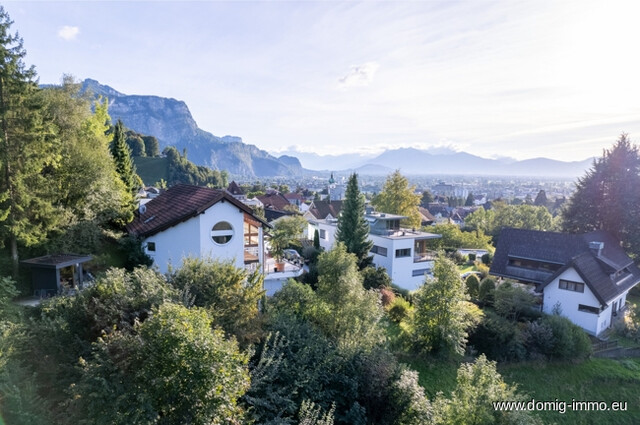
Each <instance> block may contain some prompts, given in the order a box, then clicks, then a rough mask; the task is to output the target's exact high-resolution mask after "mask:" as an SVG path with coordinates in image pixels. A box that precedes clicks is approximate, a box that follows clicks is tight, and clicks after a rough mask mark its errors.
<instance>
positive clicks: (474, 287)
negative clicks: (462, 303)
mask: <svg viewBox="0 0 640 425" xmlns="http://www.w3.org/2000/svg"><path fill="white" fill-rule="evenodd" d="M464 283H465V286H466V287H467V294H469V296H470V297H471V298H473V299H476V298H478V292H479V291H480V282H479V281H478V277H477V276H476V275H475V274H473V273H472V274H470V275H469V276H467V280H465V282H464Z"/></svg>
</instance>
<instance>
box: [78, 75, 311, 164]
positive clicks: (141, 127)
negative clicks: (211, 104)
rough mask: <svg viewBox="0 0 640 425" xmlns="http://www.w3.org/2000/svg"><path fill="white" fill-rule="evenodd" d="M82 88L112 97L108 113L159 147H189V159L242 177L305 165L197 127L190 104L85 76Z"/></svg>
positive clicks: (237, 139) (234, 138) (238, 139)
mask: <svg viewBox="0 0 640 425" xmlns="http://www.w3.org/2000/svg"><path fill="white" fill-rule="evenodd" d="M82 90H83V91H90V92H91V93H93V94H94V95H96V96H98V95H101V96H105V97H108V98H109V115H110V116H111V118H112V120H113V121H114V122H115V121H116V120H117V119H120V120H122V122H123V123H124V125H125V126H127V127H128V128H130V129H132V130H135V131H137V132H138V133H142V134H147V135H151V136H155V137H156V138H157V139H158V141H159V143H160V149H161V150H162V149H164V148H165V147H166V146H170V145H171V146H175V147H176V148H177V149H178V150H179V151H180V152H182V150H183V149H186V150H187V155H188V158H189V160H191V161H192V162H194V163H196V164H198V165H206V166H208V167H211V168H213V169H219V170H227V171H228V172H229V173H231V174H232V175H236V176H243V177H268V176H295V175H300V174H301V173H302V171H303V170H302V166H301V165H300V162H299V161H298V159H297V158H295V157H290V156H283V157H281V158H276V157H274V156H273V155H271V154H269V153H268V152H266V151H264V150H261V149H259V148H257V147H256V146H254V145H248V144H245V143H243V142H242V139H241V138H240V137H235V136H224V137H217V136H214V135H213V134H211V133H209V132H207V131H204V130H202V129H200V128H199V127H198V125H197V124H196V122H195V120H194V119H193V117H192V116H191V112H189V108H188V107H187V105H186V104H185V103H184V102H182V101H179V100H175V99H169V98H165V97H158V96H138V95H126V94H123V93H121V92H119V91H117V90H115V89H113V88H112V87H109V86H106V85H103V84H100V83H99V82H98V81H96V80H91V79H86V80H84V81H83V83H82Z"/></svg>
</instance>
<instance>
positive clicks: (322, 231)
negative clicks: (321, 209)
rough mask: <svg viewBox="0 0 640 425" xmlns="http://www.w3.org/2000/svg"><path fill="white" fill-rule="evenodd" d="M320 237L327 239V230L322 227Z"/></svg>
mask: <svg viewBox="0 0 640 425" xmlns="http://www.w3.org/2000/svg"><path fill="white" fill-rule="evenodd" d="M320 239H327V231H326V230H324V229H320Z"/></svg>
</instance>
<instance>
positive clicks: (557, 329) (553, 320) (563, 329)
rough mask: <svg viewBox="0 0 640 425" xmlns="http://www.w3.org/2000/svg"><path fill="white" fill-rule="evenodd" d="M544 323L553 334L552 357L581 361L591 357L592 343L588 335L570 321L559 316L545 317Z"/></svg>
mask: <svg viewBox="0 0 640 425" xmlns="http://www.w3.org/2000/svg"><path fill="white" fill-rule="evenodd" d="M541 321H542V323H543V324H545V325H547V326H549V328H551V330H552V332H553V347H552V349H551V353H550V354H551V356H552V357H553V358H556V359H559V360H581V359H585V358H587V357H589V356H590V355H591V351H592V349H591V342H590V341H589V337H588V336H587V334H586V333H585V332H584V331H583V330H582V328H580V327H579V326H577V325H574V324H573V323H571V321H570V320H569V319H567V318H566V317H562V316H557V315H545V316H544V317H543V318H542V319H541Z"/></svg>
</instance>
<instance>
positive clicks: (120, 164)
mask: <svg viewBox="0 0 640 425" xmlns="http://www.w3.org/2000/svg"><path fill="white" fill-rule="evenodd" d="M111 156H113V161H114V162H115V164H116V171H117V172H118V175H119V176H120V179H121V180H122V182H123V183H124V184H125V186H127V188H128V189H129V191H130V192H132V193H133V192H134V191H135V190H136V189H137V188H138V187H140V177H138V175H137V174H136V169H135V165H134V164H133V160H132V159H131V150H130V149H129V146H128V145H127V137H126V135H125V129H124V124H123V123H122V121H120V120H118V122H117V123H116V126H115V130H114V132H113V142H112V143H111Z"/></svg>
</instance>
